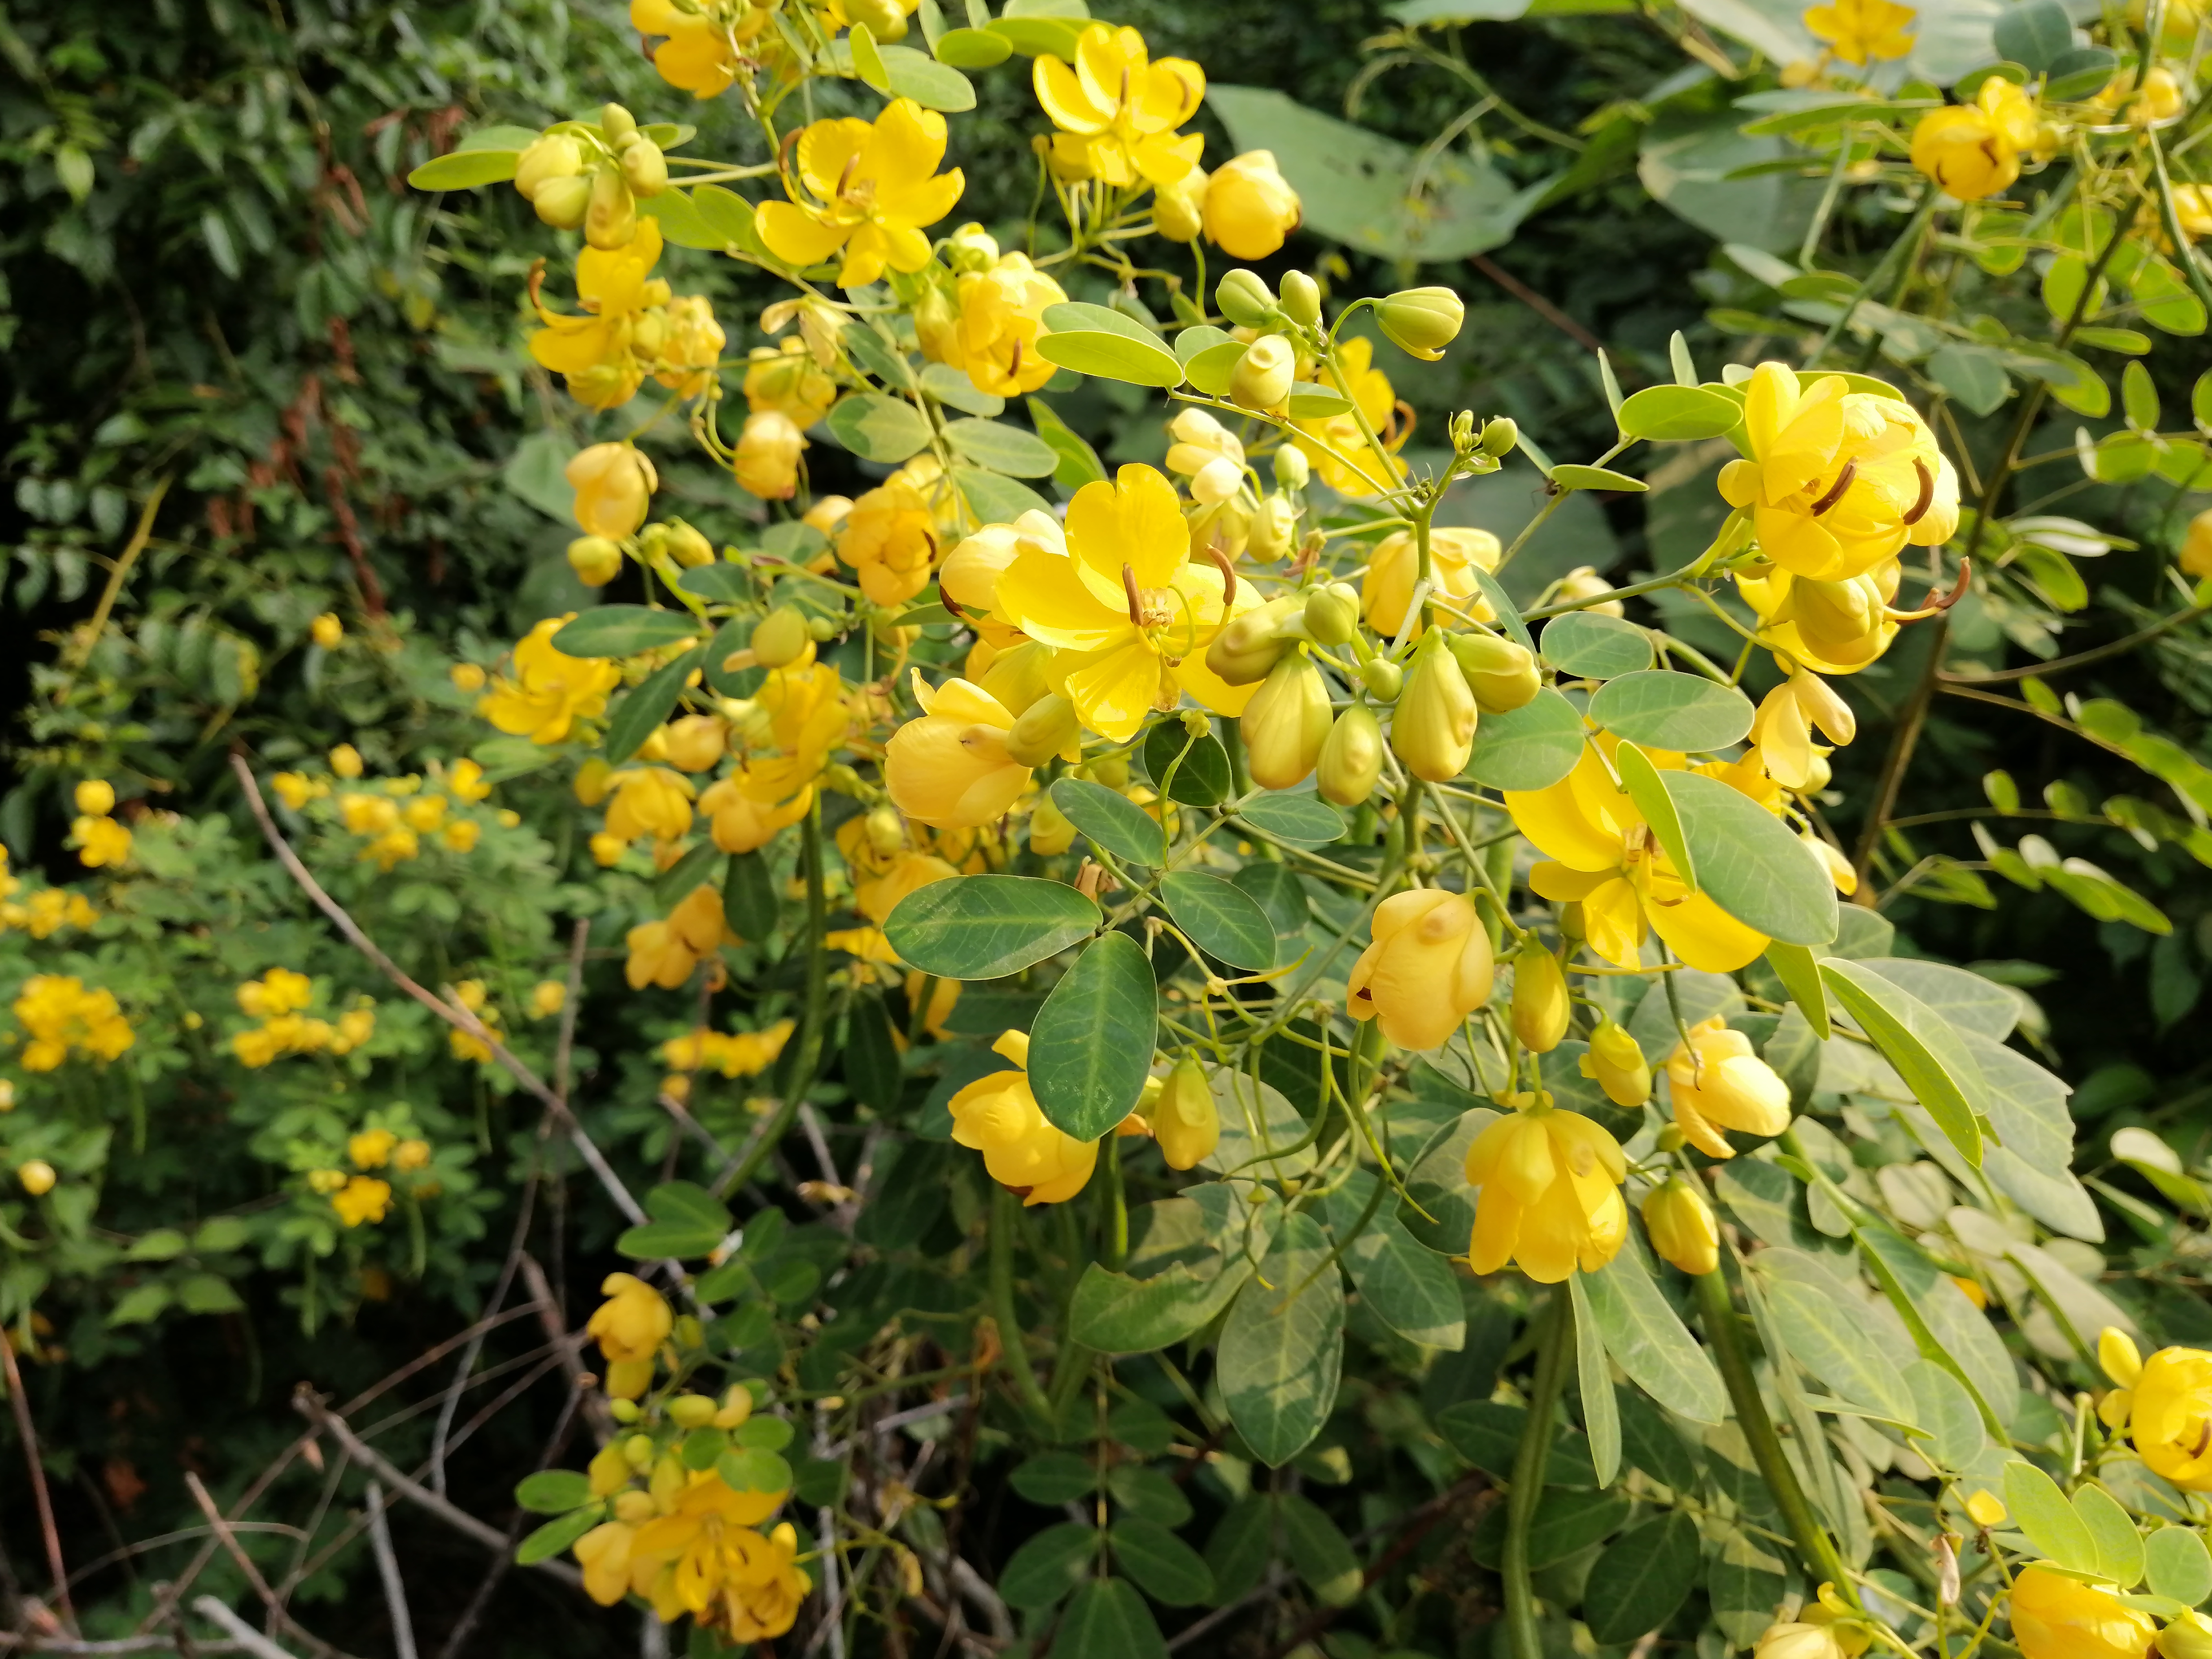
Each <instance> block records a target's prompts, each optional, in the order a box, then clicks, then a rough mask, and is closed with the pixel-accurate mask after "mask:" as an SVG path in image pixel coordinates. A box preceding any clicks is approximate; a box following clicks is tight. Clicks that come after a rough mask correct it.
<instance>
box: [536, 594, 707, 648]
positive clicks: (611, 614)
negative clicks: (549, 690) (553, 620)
mask: <svg viewBox="0 0 2212 1659" xmlns="http://www.w3.org/2000/svg"><path fill="white" fill-rule="evenodd" d="M698 635H699V623H698V621H697V619H696V618H695V617H693V616H692V615H691V613H690V611H655V610H653V609H652V608H651V607H649V606H647V605H599V606H598V607H596V608H595V609H593V610H590V611H586V612H584V614H583V615H582V616H580V617H577V618H576V620H575V621H574V622H572V623H567V624H566V625H565V626H563V627H562V628H561V629H559V630H558V631H557V632H556V633H555V634H554V635H553V638H552V641H551V643H552V647H553V648H554V649H555V650H556V651H558V652H560V653H562V655H563V656H568V657H635V656H637V655H639V654H640V653H643V652H647V651H657V650H659V649H660V648H661V647H663V646H669V645H674V644H675V643H676V642H677V641H679V640H690V639H696V638H697V637H698Z"/></svg>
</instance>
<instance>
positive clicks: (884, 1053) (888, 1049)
mask: <svg viewBox="0 0 2212 1659" xmlns="http://www.w3.org/2000/svg"><path fill="white" fill-rule="evenodd" d="M843 1058H844V1074H845V1086H846V1087H847V1088H848V1089H849V1090H850V1091H852V1094H853V1098H854V1099H855V1100H857V1101H859V1102H860V1103H861V1104H862V1105H864V1106H869V1107H872V1108H873V1109H875V1110H876V1111H878V1112H880V1113H883V1114H884V1115H890V1114H891V1113H893V1112H896V1110H897V1109H898V1103H899V1094H900V1091H901V1087H902V1084H903V1082H904V1078H903V1077H902V1073H901V1070H900V1066H899V1051H898V1044H897V1042H896V1040H895V1039H894V1037H893V1036H892V1030H891V1019H890V1012H889V1011H888V1010H886V1009H885V1008H884V1000H883V999H882V998H881V997H879V996H863V997H860V998H858V999H856V1000H854V1004H853V1010H852V1012H851V1013H850V1014H849V1015H848V1017H847V1018H846V1021H845V1049H844V1057H843Z"/></svg>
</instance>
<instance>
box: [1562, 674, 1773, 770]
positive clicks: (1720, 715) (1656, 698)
mask: <svg viewBox="0 0 2212 1659" xmlns="http://www.w3.org/2000/svg"><path fill="white" fill-rule="evenodd" d="M1589 713H1590V718H1591V719H1592V720H1595V721H1596V722H1597V723H1598V724H1599V725H1600V726H1603V727H1605V728H1606V730H1607V731H1608V732H1619V733H1620V735H1621V736H1622V737H1624V738H1627V739H1629V741H1631V742H1632V743H1640V744H1643V745H1644V747H1645V748H1646V749H1677V750H1686V751H1689V752H1692V753H1709V752H1711V751H1712V750H1720V749H1725V748H1727V747H1728V746H1729V744H1733V743H1736V742H1739V741H1741V738H1743V736H1744V734H1745V733H1746V732H1749V731H1750V730H1751V719H1752V714H1753V710H1752V707H1751V699H1750V698H1748V697H1747V696H1744V695H1743V693H1742V692H1741V691H1739V690H1736V689H1735V687H1734V686H1732V685H1722V684H1717V682H1715V681H1712V680H1709V679H1706V678H1704V677H1703V676H1701V675H1698V674H1678V673H1675V672H1674V671H1672V670H1671V669H1664V668H1647V669H1644V670H1643V671H1641V672H1638V673H1634V674H1624V675H1622V676H1621V677H1620V678H1618V679H1613V680H1607V682H1606V683H1605V684H1603V685H1601V686H1600V687H1599V688H1598V689H1597V692H1596V694H1595V696H1592V697H1591V698H1590V703H1589Z"/></svg>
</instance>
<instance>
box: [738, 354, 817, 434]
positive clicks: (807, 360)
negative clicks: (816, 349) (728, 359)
mask: <svg viewBox="0 0 2212 1659" xmlns="http://www.w3.org/2000/svg"><path fill="white" fill-rule="evenodd" d="M836 401H837V383H836V381H835V380H831V379H830V378H829V376H828V375H827V374H823V372H822V370H821V369H820V368H818V367H817V365H816V363H815V362H814V359H813V356H811V354H810V353H809V352H808V351H807V349H806V343H805V341H803V340H798V339H787V340H785V341H784V342H783V343H782V344H781V346H755V347H754V348H753V349H752V356H751V358H750V362H749V363H748V365H747V367H746V369H745V404H746V406H747V407H748V408H750V410H752V412H753V413H754V414H756V415H758V414H761V413H763V412H764V411H769V410H773V411H774V412H775V413H776V414H778V415H782V416H787V417H788V418H789V420H790V422H791V423H792V424H793V426H796V427H798V428H799V429H800V430H801V431H804V430H805V428H808V427H810V426H812V425H813V424H814V423H815V422H817V421H818V420H820V419H821V418H822V417H823V416H824V415H827V414H828V413H829V405H830V404H834V403H836Z"/></svg>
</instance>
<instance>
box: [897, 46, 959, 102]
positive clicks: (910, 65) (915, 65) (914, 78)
mask: <svg viewBox="0 0 2212 1659" xmlns="http://www.w3.org/2000/svg"><path fill="white" fill-rule="evenodd" d="M877 52H878V56H879V57H880V58H881V59H882V62H883V69H884V86H883V88H880V89H881V90H882V91H884V93H885V94H887V95H889V96H890V97H893V98H911V99H913V100H914V101H915V103H917V104H920V105H921V106H922V107H923V108H924V109H934V110H943V111H944V112H945V113H947V114H948V115H957V114H958V113H959V112H961V111H962V110H969V109H973V108H975V82H973V81H970V80H969V78H968V77H967V76H964V75H963V74H962V73H961V72H960V71H959V70H958V69H957V67H955V66H954V65H952V64H946V63H941V62H939V60H938V59H936V58H932V57H930V56H929V54H928V53H927V52H916V51H915V49H914V48H913V47H912V46H878V48H877Z"/></svg>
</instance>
